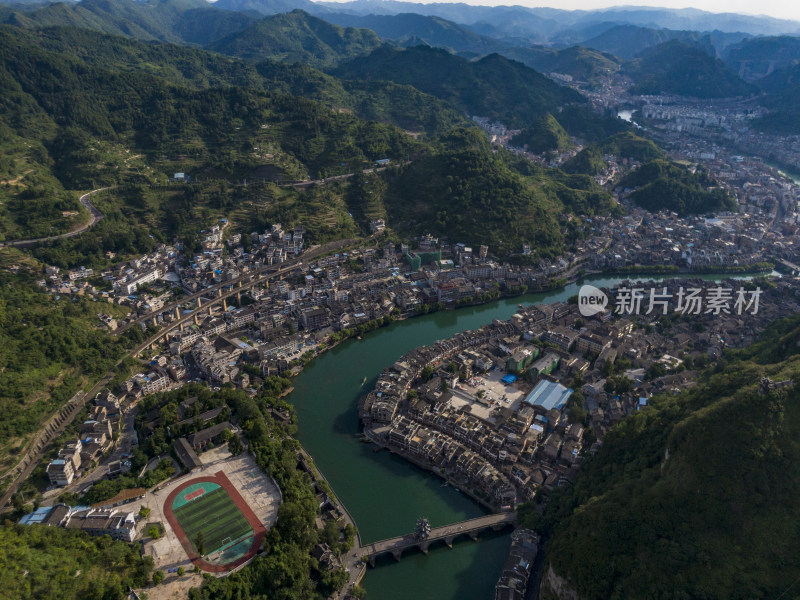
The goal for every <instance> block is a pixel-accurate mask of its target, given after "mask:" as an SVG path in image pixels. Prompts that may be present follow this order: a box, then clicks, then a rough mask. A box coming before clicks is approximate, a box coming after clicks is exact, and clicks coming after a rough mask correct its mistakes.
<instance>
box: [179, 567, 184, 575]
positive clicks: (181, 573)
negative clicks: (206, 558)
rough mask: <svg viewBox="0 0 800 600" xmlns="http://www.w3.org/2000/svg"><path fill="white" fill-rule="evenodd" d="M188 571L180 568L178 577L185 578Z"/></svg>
mask: <svg viewBox="0 0 800 600" xmlns="http://www.w3.org/2000/svg"><path fill="white" fill-rule="evenodd" d="M185 573H186V570H185V569H184V568H183V567H178V577H183V576H184V574H185Z"/></svg>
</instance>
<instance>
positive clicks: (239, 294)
mask: <svg viewBox="0 0 800 600" xmlns="http://www.w3.org/2000/svg"><path fill="white" fill-rule="evenodd" d="M236 304H238V305H239V306H241V305H242V292H236Z"/></svg>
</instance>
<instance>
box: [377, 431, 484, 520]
mask: <svg viewBox="0 0 800 600" xmlns="http://www.w3.org/2000/svg"><path fill="white" fill-rule="evenodd" d="M364 435H365V436H366V438H367V439H368V440H369V441H370V442H372V443H373V444H375V445H376V446H378V447H379V448H381V449H382V450H388V451H389V452H391V453H392V454H396V455H397V456H399V457H401V458H402V459H403V460H407V461H408V462H410V463H412V464H414V465H416V466H417V467H419V468H420V469H422V470H424V471H430V472H431V473H433V474H434V475H436V476H438V477H440V478H441V479H444V481H445V483H446V484H448V485H451V486H453V489H454V490H455V491H456V492H459V493H462V494H466V495H467V496H469V497H470V498H472V499H473V500H474V501H475V502H477V503H478V504H480V505H481V506H483V507H484V508H486V509H487V510H489V511H491V512H497V511H496V509H495V507H494V506H492V505H491V504H489V503H488V502H486V500H484V499H483V498H481V497H479V496H477V495H475V494H474V493H473V492H472V490H470V489H469V487H468V485H467V483H466V482H464V481H459V480H456V479H455V478H453V477H450V476H448V475H447V474H446V473H444V472H443V471H442V470H441V469H439V468H438V467H436V466H435V465H432V464H430V463H426V462H425V461H422V460H419V459H418V458H417V457H416V456H414V455H413V454H411V453H410V452H403V451H402V450H401V449H399V448H395V447H394V446H392V445H390V444H387V443H385V442H382V441H381V440H380V439H379V438H377V437H376V436H375V435H374V434H373V432H372V430H371V429H365V430H364Z"/></svg>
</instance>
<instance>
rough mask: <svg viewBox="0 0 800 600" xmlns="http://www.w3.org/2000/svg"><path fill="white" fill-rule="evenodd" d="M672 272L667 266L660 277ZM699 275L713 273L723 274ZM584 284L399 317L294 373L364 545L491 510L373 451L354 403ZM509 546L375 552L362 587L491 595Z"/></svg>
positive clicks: (327, 469) (312, 437)
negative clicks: (436, 350) (454, 345)
mask: <svg viewBox="0 0 800 600" xmlns="http://www.w3.org/2000/svg"><path fill="white" fill-rule="evenodd" d="M576 275H577V274H576ZM678 276H680V275H678ZM738 276H740V277H741V276H742V275H741V274H738ZM673 277H675V275H674V274H671V273H670V274H663V273H662V274H660V275H658V276H657V277H656V279H657V280H663V279H669V278H673ZM696 277H698V278H702V279H712V280H713V279H720V278H722V277H725V275H721V276H720V277H714V276H713V275H709V274H704V275H697V276H696ZM575 279H578V277H575ZM583 279H584V280H585V282H586V283H591V284H593V285H595V286H597V287H614V286H616V285H618V284H619V283H620V282H621V281H623V280H626V279H631V280H633V281H636V280H644V279H645V277H644V276H642V275H638V274H636V275H632V274H629V273H626V274H625V275H624V276H622V277H607V276H604V275H602V274H583ZM647 279H648V280H649V279H650V278H647ZM579 288H580V285H578V284H575V283H570V284H567V285H566V286H560V287H559V288H558V289H557V290H552V291H549V292H540V293H535V294H534V293H528V294H525V295H515V296H513V297H508V298H504V299H498V300H495V301H492V302H488V303H481V304H475V305H472V306H467V307H459V310H441V311H438V312H435V313H429V314H427V315H421V314H416V313H412V314H408V315H403V316H402V317H398V318H397V319H396V320H394V321H393V322H391V323H388V324H387V325H385V326H384V327H381V328H380V329H378V330H375V331H373V332H368V333H366V334H365V335H363V339H362V340H356V339H348V340H341V341H340V342H338V343H337V344H335V345H334V346H332V347H326V348H324V349H320V352H319V353H318V355H317V356H316V357H315V358H314V359H313V360H312V361H310V362H308V363H307V364H306V365H304V367H303V369H302V372H301V373H300V374H299V375H298V376H297V377H295V378H294V379H293V386H294V388H295V390H294V392H293V394H292V396H291V402H292V404H293V405H294V406H295V409H296V411H297V422H298V428H299V431H298V433H297V435H296V437H297V439H299V441H300V442H301V443H302V444H303V447H304V448H305V449H306V451H307V452H308V453H309V454H310V455H311V456H313V457H314V461H315V466H316V468H317V470H318V471H319V472H320V474H323V473H324V477H325V479H326V481H328V483H329V485H330V486H331V488H332V489H333V490H335V493H336V495H337V498H338V501H339V503H340V505H341V506H345V507H346V509H347V514H349V515H350V516H351V518H352V519H353V521H354V523H356V524H357V525H356V526H357V529H358V532H359V539H360V541H361V543H362V544H369V543H371V542H374V541H378V540H382V539H387V538H392V537H395V536H398V535H403V534H406V533H408V532H409V531H412V530H413V528H414V524H415V523H416V520H417V519H418V518H419V517H426V518H428V519H429V520H430V522H431V524H432V525H433V526H440V525H447V524H449V523H453V522H457V521H462V520H466V519H469V518H475V517H478V516H481V515H483V514H485V513H486V512H487V509H486V508H485V506H484V505H483V504H479V503H478V502H476V501H475V500H473V499H472V498H470V497H469V496H468V495H467V494H465V493H463V492H461V493H459V492H456V491H455V489H454V488H453V487H452V486H450V485H447V486H443V485H442V478H441V477H440V476H439V475H437V474H434V473H432V472H430V471H426V470H423V468H421V467H420V466H418V465H416V464H414V463H411V462H409V461H407V460H406V459H405V458H403V457H401V456H399V455H397V454H392V453H389V452H377V453H376V452H374V451H373V450H374V446H373V445H372V444H367V443H363V442H362V441H360V440H359V438H358V434H359V433H360V431H361V429H360V423H359V419H358V408H357V407H358V402H359V400H360V398H361V397H362V395H363V394H364V393H365V392H366V391H367V390H369V389H372V388H373V387H374V384H375V381H376V379H377V376H378V374H379V373H381V372H382V371H383V369H384V368H386V367H387V366H390V365H392V364H393V363H394V362H395V361H396V360H397V359H398V358H399V357H400V356H402V355H404V354H405V353H407V352H409V351H411V350H413V349H415V348H418V347H420V346H424V345H428V344H432V343H434V342H435V341H437V340H442V339H447V338H449V337H451V336H452V335H454V334H456V333H459V332H462V331H464V330H467V329H473V330H474V329H478V328H479V327H481V326H483V325H486V324H487V323H491V322H492V321H493V320H494V319H499V320H503V321H506V320H508V319H509V318H510V317H511V315H513V314H514V313H515V312H517V311H518V310H519V309H518V306H519V304H525V305H529V304H537V303H548V304H549V303H552V302H556V301H565V300H567V299H568V298H569V297H570V296H574V295H576V294H577V293H578V290H579ZM454 308H455V307H454ZM412 316H413V317H415V318H411V317H412ZM365 376H366V377H367V378H368V380H367V382H366V383H365V382H364V378H365ZM509 545H510V538H509V536H508V535H507V534H502V535H501V534H498V535H497V536H489V537H487V538H486V539H484V538H481V543H480V544H475V543H472V542H469V541H465V542H456V544H455V545H454V548H453V549H448V548H446V547H435V548H432V549H431V551H430V552H429V554H428V555H427V556H426V555H423V554H422V553H421V552H419V553H416V552H409V553H408V554H404V556H403V560H402V561H401V562H399V563H397V562H395V561H394V559H392V558H391V557H388V558H385V559H379V560H378V562H377V566H376V568H370V569H369V570H367V571H364V572H363V581H362V583H361V585H362V586H363V587H364V588H365V589H366V590H367V592H368V594H369V595H370V596H372V597H375V598H380V599H381V600H405V599H406V598H409V597H414V598H420V599H427V598H430V599H431V600H449V599H450V598H452V599H455V598H459V600H473V599H474V600H478V599H483V598H486V597H490V595H491V594H492V593H493V589H494V585H495V584H496V582H497V576H498V574H499V572H500V571H499V570H500V569H501V567H502V564H503V561H504V560H505V558H506V556H507V554H508V547H509ZM350 554H351V555H352V551H351V552H350Z"/></svg>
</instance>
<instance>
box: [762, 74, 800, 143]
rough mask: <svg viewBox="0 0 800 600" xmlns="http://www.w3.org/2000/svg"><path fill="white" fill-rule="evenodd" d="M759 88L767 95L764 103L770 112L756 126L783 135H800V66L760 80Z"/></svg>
mask: <svg viewBox="0 0 800 600" xmlns="http://www.w3.org/2000/svg"><path fill="white" fill-rule="evenodd" d="M758 86H759V87H760V88H761V89H762V90H763V91H765V92H766V93H767V96H766V98H764V99H763V100H762V103H763V104H764V105H765V106H766V107H767V108H768V109H769V111H770V112H769V114H768V115H766V116H765V117H763V118H762V119H758V120H756V121H755V122H754V125H755V126H756V127H758V128H759V129H762V130H764V131H769V132H774V133H778V134H783V135H797V134H798V133H800V103H798V101H797V99H798V98H799V97H800V65H794V66H792V67H785V68H783V69H779V70H777V71H775V72H774V73H772V74H770V75H767V76H766V77H764V78H763V79H761V80H759V81H758Z"/></svg>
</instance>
